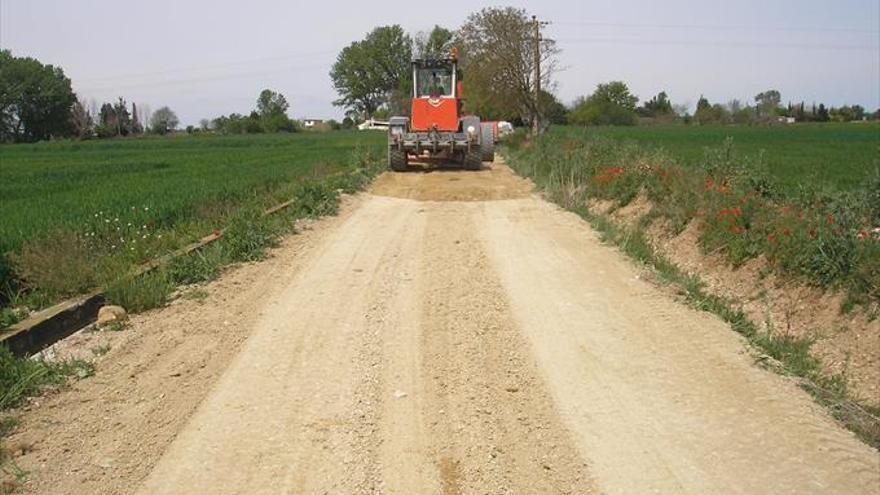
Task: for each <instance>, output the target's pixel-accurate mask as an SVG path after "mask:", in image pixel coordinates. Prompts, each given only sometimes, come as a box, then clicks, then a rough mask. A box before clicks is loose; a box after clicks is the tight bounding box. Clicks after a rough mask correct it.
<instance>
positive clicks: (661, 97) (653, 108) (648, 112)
mask: <svg viewBox="0 0 880 495" xmlns="http://www.w3.org/2000/svg"><path fill="white" fill-rule="evenodd" d="M637 110H638V113H639V115H642V116H643V117H652V118H658V117H673V116H674V115H675V113H674V112H673V110H672V102H671V101H669V96H668V95H667V94H666V92H665V91H661V92H660V93H658V94H657V96H655V97H653V98H651V99H650V100H648V101H646V102H645V104H644V105H643V106H642V107H641V108H639V109H637Z"/></svg>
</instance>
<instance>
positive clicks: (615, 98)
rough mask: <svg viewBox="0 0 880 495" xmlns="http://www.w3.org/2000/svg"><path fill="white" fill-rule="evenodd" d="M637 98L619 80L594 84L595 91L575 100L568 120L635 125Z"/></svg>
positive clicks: (598, 123) (573, 122)
mask: <svg viewBox="0 0 880 495" xmlns="http://www.w3.org/2000/svg"><path fill="white" fill-rule="evenodd" d="M638 101H639V99H638V97H637V96H635V95H633V94H632V93H630V91H629V87H627V85H626V84H625V83H623V82H621V81H612V82H610V83H606V84H599V85H598V86H596V91H594V92H593V94H591V95H590V96H588V97H586V98H581V99H579V100H578V101H577V102H575V105H574V108H573V109H572V111H571V112H570V113H569V115H568V121H569V122H570V123H572V124H577V125H635V124H636V112H635V109H636V103H638Z"/></svg>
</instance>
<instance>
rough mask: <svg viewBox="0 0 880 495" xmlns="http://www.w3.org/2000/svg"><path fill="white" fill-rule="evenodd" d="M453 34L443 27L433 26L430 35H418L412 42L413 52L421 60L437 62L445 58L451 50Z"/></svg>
mask: <svg viewBox="0 0 880 495" xmlns="http://www.w3.org/2000/svg"><path fill="white" fill-rule="evenodd" d="M454 37H455V34H454V33H453V32H452V31H450V30H448V29H446V28H443V27H440V26H434V29H432V30H431V32H430V33H428V34H425V33H419V34H418V35H416V38H415V41H414V51H415V53H416V56H417V57H418V58H421V59H428V60H437V59H442V58H446V57H447V56H448V54H449V50H450V49H451V48H452V42H453V39H454Z"/></svg>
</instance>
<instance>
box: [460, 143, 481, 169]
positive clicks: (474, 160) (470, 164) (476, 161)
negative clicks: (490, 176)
mask: <svg viewBox="0 0 880 495" xmlns="http://www.w3.org/2000/svg"><path fill="white" fill-rule="evenodd" d="M481 151H482V150H480V148H477V147H474V148H472V149H471V151H465V152H464V161H463V163H462V165H463V166H464V168H465V170H481V169H482V168H483V160H482V152H481Z"/></svg>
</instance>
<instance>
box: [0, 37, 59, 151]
mask: <svg viewBox="0 0 880 495" xmlns="http://www.w3.org/2000/svg"><path fill="white" fill-rule="evenodd" d="M75 101H76V96H75V95H74V94H73V90H72V89H71V87H70V79H68V78H67V77H66V76H65V75H64V71H63V70H61V68H60V67H53V66H51V65H43V64H41V63H40V62H39V61H37V60H35V59H33V58H29V57H13V56H12V53H11V52H10V51H9V50H0V141H25V142H33V141H39V140H41V139H48V138H50V137H52V136H68V135H70V134H71V130H72V129H71V111H72V109H73V104H74V102H75Z"/></svg>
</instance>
